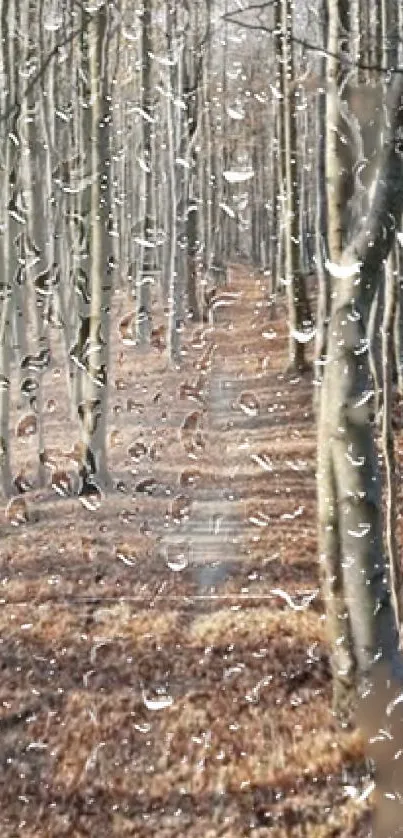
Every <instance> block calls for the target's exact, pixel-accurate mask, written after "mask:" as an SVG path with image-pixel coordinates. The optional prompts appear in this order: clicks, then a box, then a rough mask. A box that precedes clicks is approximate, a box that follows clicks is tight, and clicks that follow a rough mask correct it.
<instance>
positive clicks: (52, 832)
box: [0, 267, 369, 838]
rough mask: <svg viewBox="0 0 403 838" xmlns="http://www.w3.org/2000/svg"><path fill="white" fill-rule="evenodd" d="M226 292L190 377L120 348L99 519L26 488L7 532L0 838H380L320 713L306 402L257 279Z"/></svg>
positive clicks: (60, 440) (71, 502) (191, 362)
mask: <svg viewBox="0 0 403 838" xmlns="http://www.w3.org/2000/svg"><path fill="white" fill-rule="evenodd" d="M225 294H227V297H226V298H225V299H226V302H227V303H228V302H231V304H230V305H228V306H223V307H221V308H218V309H217V322H216V323H215V325H214V328H212V329H209V328H207V329H204V330H203V329H202V330H193V331H190V330H189V332H188V333H187V334H186V335H185V350H186V352H185V356H184V363H183V366H182V368H181V370H180V371H175V370H169V369H168V368H167V367H166V364H165V361H164V357H163V356H162V355H161V354H159V353H158V352H157V351H153V352H151V353H149V354H148V355H146V356H143V357H139V356H138V355H136V352H135V350H133V349H127V350H125V351H124V352H122V347H121V345H119V342H118V340H117V339H116V343H114V345H113V347H112V349H113V351H112V360H113V379H114V381H115V391H114V392H113V395H112V398H111V416H110V461H111V469H112V472H113V474H114V477H115V491H114V492H112V493H110V494H109V495H108V496H105V497H104V498H103V499H102V502H101V504H100V506H99V508H98V509H95V510H94V511H92V512H89V511H88V510H86V509H84V508H83V507H82V505H81V504H80V502H79V500H78V499H77V498H75V497H71V498H68V499H63V500H61V499H59V500H56V497H57V496H56V495H55V493H54V491H53V492H52V490H51V489H49V488H47V489H33V490H32V491H31V492H30V493H29V494H28V495H27V498H28V503H29V506H30V509H31V510H32V513H33V516H31V520H30V522H29V523H28V524H27V525H25V526H21V527H18V528H15V527H13V526H12V525H10V523H9V524H8V525H5V526H4V528H3V533H2V539H1V543H0V556H1V570H0V573H1V576H0V578H1V584H2V609H1V612H0V639H1V650H2V652H1V662H2V681H1V685H0V702H1V703H0V707H1V708H2V709H1V711H0V729H1V731H2V751H1V755H2V759H1V762H0V783H1V789H2V791H1V797H0V799H1V804H2V805H1V814H0V825H1V834H2V836H4V837H5V838H14V836H15V835H17V834H18V835H19V836H22V838H45V836H51V838H56V836H57V837H58V836H63V835H66V836H72V837H74V838H84V836H91V838H111V836H115V835H116V836H119V838H123V836H135V838H143V836H144V838H150V837H151V836H158V838H181V836H186V837H187V838H216V836H226V838H244V836H247V835H253V836H257V838H263V837H264V838H269V836H270V838H299V837H300V836H309V838H330V836H332V838H334V836H346V838H347V836H360V838H364V836H366V835H368V805H369V801H368V799H366V798H365V795H364V796H363V797H362V799H360V794H361V791H362V790H363V789H365V788H366V786H367V784H368V782H369V780H368V778H367V777H366V775H365V767H364V763H363V752H362V745H361V742H360V739H359V737H358V736H357V734H355V733H354V732H349V733H348V732H342V731H340V730H339V729H338V727H337V725H336V724H335V722H334V720H333V717H332V714H331V711H330V693H331V684H330V673H329V666H328V659H327V647H326V641H325V626H324V618H323V604H322V601H321V597H320V594H319V581H318V571H317V547H316V518H315V506H316V502H315V434H314V424H313V417H312V410H311V403H312V383H311V381H310V380H309V379H308V378H302V379H301V378H300V377H298V376H290V375H288V374H286V373H284V368H285V361H286V347H287V335H286V330H285V326H284V312H283V311H282V309H281V307H279V309H278V311H277V312H273V311H271V308H270V305H269V303H268V301H267V299H266V294H265V283H264V279H263V278H262V277H260V276H259V275H257V274H254V273H253V272H248V271H247V270H245V268H237V267H233V268H231V269H230V271H229V278H228V284H227V287H226V288H225ZM228 295H229V296H228ZM120 313H121V312H120ZM114 316H116V317H118V316H119V310H117V311H115V313H114ZM114 334H116V330H114ZM55 380H56V377H55V376H54V375H53V373H52V374H50V375H49V376H48V381H47V383H46V387H47V388H48V389H47V392H46V394H45V401H46V399H48V400H50V399H53V400H56V408H54V407H52V412H51V413H49V417H48V420H47V438H49V439H50V447H53V448H54V449H57V450H58V451H59V452H60V451H61V450H62V449H64V450H65V449H66V448H67V447H68V445H71V438H70V437H69V442H68V443H67V442H66V439H65V438H64V436H63V434H64V433H67V430H66V431H64V429H67V428H68V427H69V428H70V429H71V426H69V425H68V420H67V416H66V410H65V399H64V396H63V392H62V390H60V392H59V391H56V387H55ZM61 380H62V377H61V376H60V375H59V376H58V377H57V381H58V382H61ZM58 386H59V384H58ZM60 387H62V385H61V383H60ZM192 414H197V415H196V416H193V418H189V417H192ZM34 452H35V442H34V441H33V440H28V441H27V442H26V444H25V447H24V448H21V451H17V463H18V462H19V463H20V465H22V463H24V465H25V466H26V469H27V472H28V473H30V472H32V464H33V459H34ZM18 458H19V460H18ZM352 788H356V789H357V793H356V795H355V797H353V796H352V792H351V789H352Z"/></svg>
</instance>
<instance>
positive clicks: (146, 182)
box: [136, 0, 154, 345]
mask: <svg viewBox="0 0 403 838" xmlns="http://www.w3.org/2000/svg"><path fill="white" fill-rule="evenodd" d="M151 17H152V3H151V0H145V2H144V6H143V14H142V24H141V36H142V43H141V60H142V74H141V86H142V126H143V127H142V134H143V148H142V154H143V164H144V171H143V193H142V205H143V231H142V236H141V244H140V260H139V270H138V275H137V281H136V339H137V342H138V344H139V345H144V344H147V343H149V340H150V336H151V282H152V276H153V255H154V249H153V247H152V220H151V215H152V187H153V183H152V106H151V101H152V78H151V52H152V43H151Z"/></svg>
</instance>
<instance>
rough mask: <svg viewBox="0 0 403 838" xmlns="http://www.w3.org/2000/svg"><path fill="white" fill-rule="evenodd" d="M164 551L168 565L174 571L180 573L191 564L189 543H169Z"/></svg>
mask: <svg viewBox="0 0 403 838" xmlns="http://www.w3.org/2000/svg"><path fill="white" fill-rule="evenodd" d="M164 553H165V562H166V565H167V567H169V569H170V570H173V572H174V573H180V572H181V571H182V570H185V569H186V568H187V567H188V566H189V545H188V544H187V543H186V542H185V543H182V544H168V545H166V547H165V550H164Z"/></svg>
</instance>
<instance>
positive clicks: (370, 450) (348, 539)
mask: <svg viewBox="0 0 403 838" xmlns="http://www.w3.org/2000/svg"><path fill="white" fill-rule="evenodd" d="M386 125H387V126H388V127H387V128H386V137H385V144H384V153H383V159H382V165H381V170H380V173H379V176H378V179H377V182H376V189H375V194H374V197H373V200H372V204H371V208H370V212H369V215H368V217H367V219H366V220H365V219H364V221H363V223H362V226H361V228H360V229H359V230H358V232H357V234H356V235H355V237H354V239H353V241H352V242H351V244H350V245H349V246H348V247H347V248H346V249H345V251H344V253H343V256H342V259H341V269H340V273H341V277H340V278H338V279H337V284H336V287H335V293H334V298H333V304H332V311H331V320H330V326H329V346H328V356H329V361H328V364H327V365H326V367H325V374H324V380H323V385H322V392H321V405H320V419H319V429H318V506H319V542H320V556H321V563H322V565H323V568H324V574H325V595H326V600H327V609H328V614H329V633H330V641H331V647H332V661H333V672H334V685H335V699H336V704H337V703H341V704H342V699H341V696H343V694H344V695H345V694H346V692H345V687H346V681H347V682H349V683H347V689H349V688H351V686H352V683H351V682H352V681H354V670H355V667H356V666H357V669H358V674H359V675H360V676H365V675H368V674H370V673H371V672H372V671H373V668H374V666H375V662H376V661H377V660H378V659H379V658H380V659H381V660H383V661H384V662H385V663H386V664H387V665H388V666H389V669H390V671H393V673H394V674H396V672H398V673H399V675H401V661H400V656H399V653H398V632H397V627H396V615H395V613H394V609H393V604H392V601H391V597H390V591H389V587H388V581H387V576H386V563H385V558H384V554H383V548H382V511H381V485H380V478H379V473H378V464H377V452H376V448H375V442H374V437H373V431H372V427H371V424H370V395H371V382H370V374H369V364H368V343H367V326H368V317H369V311H370V307H371V303H372V300H373V298H374V295H375V293H376V290H377V287H378V284H379V282H380V279H381V276H382V265H383V262H384V260H385V259H386V258H387V256H388V253H389V251H390V249H391V246H392V244H393V239H394V235H395V229H396V228H397V226H398V224H399V222H400V216H401V212H402V209H403V149H402V140H401V133H402V130H403V77H402V76H399V77H397V78H396V79H395V81H394V83H393V85H392V88H391V90H390V91H389V96H388V105H387V119H386ZM347 618H348V620H347ZM346 623H348V624H349V627H350V628H351V640H352V643H351V644H350V643H349V635H350V629H349V631H346V630H345V627H346Z"/></svg>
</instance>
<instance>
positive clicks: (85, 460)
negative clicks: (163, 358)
mask: <svg viewBox="0 0 403 838" xmlns="http://www.w3.org/2000/svg"><path fill="white" fill-rule="evenodd" d="M368 10H369V11H368ZM401 14H402V10H401V8H400V4H399V2H398V0H389V2H381V0H371V3H367V2H366V0H354V2H347V0H337V2H333V0H328V1H327V0H320V2H318V3H317V4H312V5H310V4H308V3H307V4H298V8H294V6H293V3H292V0H271V1H270V2H265V0H261V2H260V3H259V4H255V3H252V4H251V5H250V8H249V9H245V8H244V9H243V10H241V11H240V10H239V8H236V9H234V8H232V6H231V3H230V0H194V2H192V3H189V2H187V0H181V1H180V2H179V0H178V2H177V1H176V0H164V2H158V3H157V0H144V2H143V3H142V4H137V3H135V2H132V0H120V2H118V0H116V2H106V0H83V2H78V3H77V2H76V0H65V2H62V1H61V0H40V2H37V0H2V2H1V12H0V26H1V40H0V62H1V73H2V78H3V80H4V84H3V85H2V91H1V122H0V125H1V129H2V130H1V155H2V156H1V173H0V177H1V179H2V190H1V196H2V199H1V218H2V227H1V236H0V246H1V248H2V250H1V260H2V265H3V273H2V278H1V289H0V290H1V321H0V323H1V325H0V440H1V452H0V453H1V482H2V488H3V490H4V492H5V494H10V493H11V491H12V469H11V461H10V449H9V425H10V381H11V373H12V371H13V370H14V371H15V374H16V375H17V376H18V380H19V385H20V390H21V395H22V397H23V398H24V399H25V400H26V402H27V405H29V408H27V409H28V416H25V417H24V421H28V423H29V422H31V427H35V430H36V432H37V438H38V465H39V472H40V479H43V475H42V474H41V468H42V466H43V456H44V450H45V440H44V433H43V423H42V390H43V378H44V376H45V375H46V370H47V368H48V366H49V363H50V359H51V353H52V342H53V341H54V337H55V333H58V334H59V337H60V340H61V341H62V343H63V346H64V351H65V362H66V363H65V365H66V371H67V378H68V380H67V383H68V388H69V395H70V400H71V404H72V410H73V412H74V413H75V415H76V417H77V421H78V423H79V425H80V429H81V438H82V453H81V476H82V478H83V481H84V482H85V481H87V482H91V481H93V480H94V479H96V480H97V481H98V482H103V483H104V484H106V483H107V479H108V473H107V451H106V443H105V439H106V422H107V397H108V368H109V343H110V328H111V322H110V319H111V309H112V305H113V292H114V289H116V288H119V289H120V292H121V293H122V294H124V295H126V298H127V302H128V314H127V316H126V317H125V321H124V328H125V334H126V338H127V335H131V336H132V338H133V342H134V343H135V344H136V345H138V346H143V347H144V346H147V344H149V343H150V341H152V337H153V328H154V324H153V320H152V316H153V302H154V300H155V297H156V296H157V295H159V296H160V298H161V299H162V305H163V308H164V316H165V321H166V344H167V357H168V359H169V361H170V362H171V363H173V364H179V363H180V359H181V346H180V339H181V333H182V326H183V324H184V323H186V321H187V320H193V321H197V320H199V319H201V318H202V317H203V308H204V296H203V295H204V291H205V289H206V283H209V284H215V282H216V278H217V277H218V279H219V278H220V277H221V276H222V274H223V269H224V267H225V265H226V264H227V262H228V260H229V259H231V258H234V257H239V256H240V255H241V254H242V253H243V254H246V255H247V256H248V257H249V258H251V259H252V260H253V261H255V262H256V263H257V264H258V265H259V266H260V267H261V268H262V269H263V270H264V271H266V275H267V284H268V294H271V295H272V296H273V297H274V296H276V295H277V294H279V293H281V292H282V291H284V290H285V291H286V294H287V302H288V315H289V334H290V341H289V362H290V365H291V367H292V368H296V369H298V370H303V369H304V368H305V365H306V359H305V346H306V343H305V335H304V334H301V333H303V332H304V331H305V330H306V327H307V326H308V327H309V328H310V329H311V327H312V321H313V314H312V312H311V310H310V306H309V302H308V299H307V293H306V274H307V272H308V271H309V270H311V269H312V268H314V270H315V272H316V273H317V276H318V301H319V305H318V313H317V318H316V328H317V365H316V378H317V384H318V387H317V391H318V392H319V393H320V401H321V403H320V409H319V418H318V421H319V467H318V475H319V482H318V487H319V522H320V550H321V561H322V564H323V569H324V578H325V590H326V600H327V607H328V616H329V626H330V630H331V637H332V648H333V663H334V675H335V697H336V703H337V705H338V706H339V707H341V706H342V705H343V704H344V702H345V700H346V697H347V700H348V696H349V694H350V692H351V690H353V691H354V690H355V686H356V683H357V674H358V675H360V676H363V675H367V674H368V673H372V672H373V671H374V661H376V660H377V659H378V656H379V654H380V653H381V657H382V659H383V661H385V660H386V661H387V662H388V663H389V664H390V665H391V666H392V670H391V671H392V675H393V678H395V677H397V673H398V674H399V678H400V677H401V675H400V671H399V670H400V657H399V650H398V645H399V643H398V631H397V626H398V624H399V623H400V598H399V590H398V588H399V573H398V570H399V568H398V563H397V562H394V561H393V548H394V526H393V504H394V500H393V493H392V491H390V494H389V518H388V554H387V555H386V557H385V556H384V551H383V546H382V516H381V489H380V482H379V476H378V472H377V454H376V449H375V443H374V432H373V427H372V424H371V421H370V419H371V410H372V409H373V405H372V397H371V394H372V391H373V390H374V389H375V392H376V396H378V395H379V393H380V392H381V391H382V390H383V402H384V410H383V436H384V441H385V449H386V451H387V453H388V459H387V462H388V469H389V471H388V475H389V486H390V488H392V486H393V482H394V464H393V457H392V455H393V439H392V435H391V421H390V403H391V402H390V399H391V393H392V381H391V370H392V369H393V364H392V357H393V358H394V367H395V372H396V374H397V377H398V378H399V379H400V369H401V358H400V334H401V329H400V323H401V306H400V274H399V264H398V263H399V251H398V249H396V245H395V236H396V232H397V231H399V230H400V227H401V212H402V202H403V158H402V132H403V109H402V94H403V81H402V78H403V75H402V73H401V71H400V70H399V67H400V65H399V61H400V60H401V59H400V43H399V37H398V36H399V33H400V32H401V31H402V20H401ZM383 289H386V290H387V295H386V303H385V306H384V313H382V311H383V310H382V304H383V299H384V297H385V295H384V294H383ZM382 317H383V334H384V353H383V358H384V363H383V369H382V365H381V364H380V363H379V357H380V358H381V359H382V354H381V353H379V352H378V351H377V341H378V334H377V329H378V326H379V323H380V322H381V320H382ZM121 325H122V324H121ZM392 335H395V337H396V340H395V341H393V340H392ZM370 368H371V370H372V371H370ZM382 373H383V375H382ZM373 381H375V387H374V386H373ZM319 385H321V386H319ZM390 571H394V572H392V573H391V572H390ZM391 576H392V582H393V583H394V584H392V592H393V591H394V592H395V595H394V597H391V595H390V577H391ZM393 600H394V601H393ZM389 674H390V673H389ZM372 721H373V724H375V726H376V724H377V723H378V721H379V719H377V717H376V716H375V715H374V716H373V720H372Z"/></svg>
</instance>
